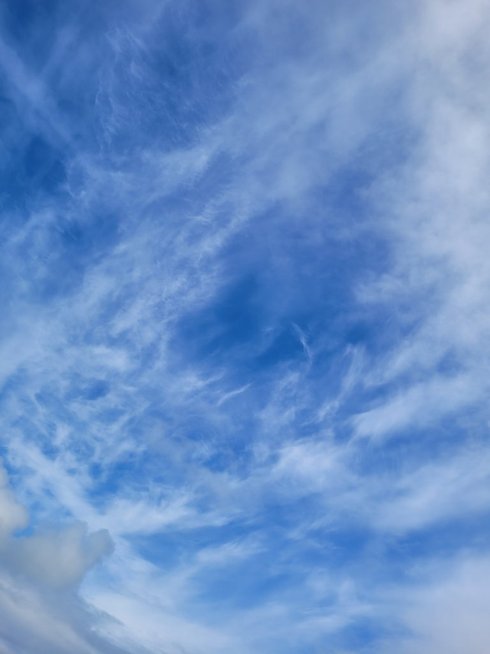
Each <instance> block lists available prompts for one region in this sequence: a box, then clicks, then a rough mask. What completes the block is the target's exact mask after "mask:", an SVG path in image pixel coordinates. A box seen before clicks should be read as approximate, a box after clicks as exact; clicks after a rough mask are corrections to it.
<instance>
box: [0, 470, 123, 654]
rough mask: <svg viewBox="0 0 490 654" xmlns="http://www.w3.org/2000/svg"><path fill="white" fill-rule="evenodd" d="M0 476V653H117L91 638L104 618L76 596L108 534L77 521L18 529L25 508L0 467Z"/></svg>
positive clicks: (108, 543) (22, 523)
mask: <svg viewBox="0 0 490 654" xmlns="http://www.w3.org/2000/svg"><path fill="white" fill-rule="evenodd" d="M0 474H1V488H0V512H1V518H2V531H1V535H0V634H1V635H0V647H1V648H2V649H1V651H2V652H4V653H5V654H10V653H12V654H13V652H18V651H20V650H21V651H24V652H29V653H31V652H32V653H34V652H36V653H38V652H48V651H49V652H56V653H58V652H59V653H60V654H62V653H64V652H68V651H70V652H74V653H76V654H78V653H80V654H89V653H95V652H108V653H109V652H110V653H113V654H116V652H121V653H122V651H123V650H121V649H118V648H116V647H114V646H113V645H111V643H110V642H108V641H106V640H103V639H102V638H99V637H98V636H96V628H97V625H98V624H102V623H103V621H104V616H103V615H102V614H100V615H96V614H94V613H93V611H89V610H88V609H87V607H86V606H85V605H84V604H83V602H82V601H81V600H80V599H79V597H78V596H77V594H76V589H77V587H78V585H79V583H80V582H81V580H82V578H83V577H84V576H85V574H86V573H87V571H88V570H89V569H90V568H91V567H92V566H93V565H95V564H96V563H97V562H98V561H100V559H101V558H102V557H103V556H105V555H107V554H108V553H110V551H111V547H112V543H111V540H110V538H109V535H108V533H107V532H102V531H100V532H96V533H91V534H89V533H87V529H86V526H84V525H82V524H72V525H68V526H66V527H60V528H57V529H54V528H53V529H50V530H49V531H48V530H39V529H38V530H36V531H34V532H33V533H29V534H27V533H22V532H19V530H24V529H25V528H26V527H27V525H28V517H27V512H26V511H25V509H24V508H23V507H22V505H21V504H19V502H18V501H17V500H16V498H15V497H14V495H13V493H12V491H11V490H10V489H9V487H8V482H7V475H6V473H5V471H4V470H3V469H1V471H0ZM17 532H19V533H17Z"/></svg>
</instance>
